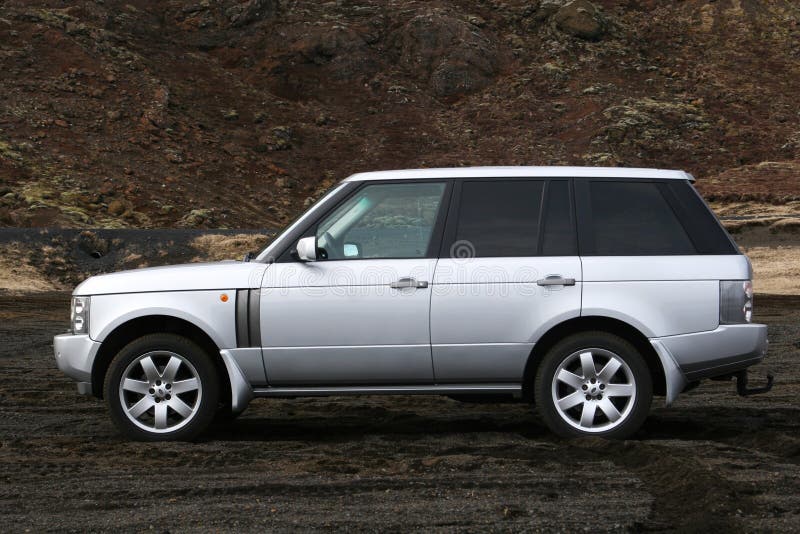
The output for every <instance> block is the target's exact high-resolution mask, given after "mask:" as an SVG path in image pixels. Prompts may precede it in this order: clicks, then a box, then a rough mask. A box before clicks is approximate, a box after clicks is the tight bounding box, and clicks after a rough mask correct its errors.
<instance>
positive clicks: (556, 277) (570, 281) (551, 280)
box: [536, 274, 575, 286]
mask: <svg viewBox="0 0 800 534" xmlns="http://www.w3.org/2000/svg"><path fill="white" fill-rule="evenodd" d="M536 283H537V284H538V285H540V286H574V285H575V279H574V278H564V277H562V276H561V275H560V274H551V275H550V276H548V277H547V278H541V279H539V280H537V281H536Z"/></svg>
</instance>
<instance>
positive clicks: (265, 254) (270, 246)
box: [255, 182, 347, 262]
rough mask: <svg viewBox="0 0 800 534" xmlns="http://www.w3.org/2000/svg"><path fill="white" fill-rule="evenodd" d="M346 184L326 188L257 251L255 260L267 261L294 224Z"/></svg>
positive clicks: (341, 183) (340, 183)
mask: <svg viewBox="0 0 800 534" xmlns="http://www.w3.org/2000/svg"><path fill="white" fill-rule="evenodd" d="M346 185H347V182H339V183H338V184H336V185H334V186H332V187H331V188H330V189H328V190H327V191H326V192H325V194H323V195H322V197H321V198H320V199H319V200H317V201H316V202H314V203H313V204H311V206H309V208H308V209H307V210H305V211H303V212H301V213H300V215H298V216H297V217H295V218H294V219H293V220H292V222H290V223H289V224H288V225H286V226H285V227H284V229H283V230H281V231H280V232H278V233H277V234H275V235H276V237H275V239H273V240H272V241H271V242H270V243H269V244H267V246H266V247H265V248H264V249H263V250H262V251H261V252H259V253H258V256H257V257H256V259H255V261H261V262H263V261H267V259H268V258H270V256H271V252H272V250H273V249H275V248H277V247H279V246H280V243H281V242H282V241H283V238H284V236H286V235H287V234H288V233H289V232H290V231H291V230H292V229H294V228H295V226H297V225H298V224H299V223H300V222H301V221H302V220H303V219H305V218H306V216H308V215H310V214H311V213H312V212H314V211H316V209H317V208H318V207H319V206H320V205H322V203H323V202H324V201H326V200H327V199H328V198H330V197H331V196H333V195H334V194H336V192H337V191H339V189H341V188H343V187H345V186H346Z"/></svg>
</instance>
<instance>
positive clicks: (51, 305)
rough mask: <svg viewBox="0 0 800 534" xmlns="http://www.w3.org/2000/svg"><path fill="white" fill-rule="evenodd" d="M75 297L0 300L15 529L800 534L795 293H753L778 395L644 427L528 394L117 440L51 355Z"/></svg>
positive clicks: (352, 406)
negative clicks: (580, 418)
mask: <svg viewBox="0 0 800 534" xmlns="http://www.w3.org/2000/svg"><path fill="white" fill-rule="evenodd" d="M67 305H68V294H67V293H17V294H13V293H8V292H6V293H3V294H0V319H2V320H0V335H1V336H2V339H3V340H4V341H5V342H4V343H3V352H2V353H0V440H1V441H0V443H1V444H0V473H2V474H0V476H1V477H2V484H0V523H2V524H3V525H5V527H3V530H7V531H24V530H27V529H30V530H31V531H45V530H75V531H77V530H80V531H84V530H112V529H115V528H117V527H119V526H124V528H125V529H126V530H130V531H140V530H149V529H153V530H157V531H187V530H192V529H196V528H203V529H211V530H218V531H233V530H255V529H263V528H271V529H278V530H290V529H308V528H328V527H333V528H337V529H348V530H375V529H388V530H404V531H405V530H430V529H439V530H445V531H463V530H470V531H475V530H515V531H517V530H548V531H551V530H561V531H579V530H591V531H595V530H602V531H628V530H635V531H642V530H646V531H673V530H681V531H686V530H695V531H708V530H709V529H712V528H714V529H725V530H726V531H765V530H776V531H778V530H780V531H787V530H794V531H796V530H799V529H800V406H798V403H797V400H796V397H795V395H796V394H797V393H798V392H800V366H798V364H797V360H798V357H800V306H798V305H800V297H798V296H766V295H757V297H756V315H757V318H758V319H759V320H760V321H765V322H767V323H768V324H769V325H770V354H769V358H768V361H767V362H766V363H764V364H762V365H760V366H758V367H757V368H755V370H754V375H755V377H763V375H764V373H765V371H766V369H768V368H769V369H772V370H774V371H776V372H777V383H776V386H775V389H774V390H773V391H772V392H771V393H769V394H767V395H761V396H756V397H751V398H740V397H737V396H735V394H734V388H733V385H732V384H731V383H727V382H726V383H721V382H707V383H704V384H703V385H702V386H701V387H700V388H698V389H696V390H694V391H691V392H689V393H686V394H685V395H684V396H683V397H681V398H680V399H679V400H678V401H677V403H676V404H675V405H674V406H673V407H672V408H670V409H665V408H661V407H659V406H658V404H659V401H660V400H661V399H656V400H655V401H654V410H653V413H652V415H651V417H650V418H649V419H648V421H647V423H646V424H645V426H644V428H643V430H642V431H641V432H640V433H639V434H638V435H637V436H636V438H635V439H632V440H629V441H627V442H624V443H614V442H607V441H604V440H599V439H597V440H595V439H587V440H576V441H562V440H559V439H557V438H555V437H554V436H552V435H551V434H550V433H548V431H547V430H546V429H545V428H544V427H543V425H542V423H541V422H540V421H538V420H537V418H536V417H535V416H534V415H533V414H532V413H531V411H530V409H529V407H528V406H526V405H515V404H464V403H459V402H456V401H453V400H450V399H447V398H438V397H385V398H379V397H366V398H347V397H344V398H330V399H310V400H280V401H278V400H257V401H255V402H254V403H253V404H252V405H251V406H250V408H249V409H248V410H247V411H246V412H245V413H244V414H243V415H242V417H241V418H240V419H238V420H237V421H235V422H234V423H231V424H229V425H227V426H220V427H217V428H215V429H213V430H212V431H211V432H210V433H209V434H208V435H207V436H206V437H205V438H204V439H203V440H201V441H200V442H197V443H163V444H144V443H131V442H127V441H124V440H122V439H121V438H120V437H119V436H118V435H117V433H116V432H115V430H114V428H113V427H112V425H111V422H110V420H109V418H108V415H107V413H106V408H105V406H104V405H103V404H102V403H101V402H100V401H97V400H94V399H86V398H83V397H81V396H79V395H77V394H76V393H75V389H74V386H73V384H72V383H71V382H70V381H69V380H68V379H67V378H66V377H64V376H63V375H62V374H61V373H60V372H59V371H58V370H57V369H56V367H55V362H54V360H53V356H52V346H51V336H52V335H53V334H55V333H58V332H60V331H63V330H64V329H65V327H66V323H67V314H66V310H67V307H68V306H67Z"/></svg>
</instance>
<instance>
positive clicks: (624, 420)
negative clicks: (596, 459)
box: [534, 332, 653, 439]
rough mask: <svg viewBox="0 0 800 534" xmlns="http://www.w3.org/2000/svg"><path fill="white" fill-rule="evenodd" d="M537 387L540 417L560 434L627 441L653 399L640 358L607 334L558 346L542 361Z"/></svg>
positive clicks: (579, 336)
mask: <svg viewBox="0 0 800 534" xmlns="http://www.w3.org/2000/svg"><path fill="white" fill-rule="evenodd" d="M534 388H535V390H534V395H535V399H536V405H537V407H538V410H539V413H540V414H541V416H542V419H544V421H545V423H546V424H547V426H548V427H549V428H550V429H551V430H552V431H553V432H555V433H556V434H558V435H560V436H562V437H579V436H599V437H604V438H610V439H625V438H627V437H629V436H630V435H632V434H633V433H634V432H636V431H637V430H638V429H639V428H640V427H641V425H642V424H643V423H644V420H645V419H646V418H647V414H648V413H649V411H650V402H651V401H652V398H653V384H652V379H651V377H650V372H649V370H648V368H647V364H646V363H645V361H644V359H643V358H642V356H641V355H640V354H639V353H638V351H637V350H636V349H635V348H634V347H633V345H631V344H630V343H629V342H628V341H626V340H624V339H622V338H620V337H618V336H615V335H612V334H609V333H606V332H585V333H581V334H576V335H574V336H570V337H568V338H566V339H564V340H563V341H561V342H560V343H558V344H556V345H555V346H554V347H553V348H552V349H550V351H548V353H547V354H546V355H545V357H544V359H543V360H542V363H541V365H540V366H539V370H538V372H537V374H536V383H535V384H534Z"/></svg>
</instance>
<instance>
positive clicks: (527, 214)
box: [431, 179, 582, 383]
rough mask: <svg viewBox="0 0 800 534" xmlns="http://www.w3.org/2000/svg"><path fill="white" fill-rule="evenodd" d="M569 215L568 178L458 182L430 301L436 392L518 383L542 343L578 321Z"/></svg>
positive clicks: (578, 289)
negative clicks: (552, 331)
mask: <svg viewBox="0 0 800 534" xmlns="http://www.w3.org/2000/svg"><path fill="white" fill-rule="evenodd" d="M572 206H573V204H572V201H571V183H570V181H569V180H565V179H553V180H547V179H475V180H472V179H469V180H466V179H465V180H458V181H456V189H455V191H454V195H453V204H452V205H451V208H450V210H449V215H448V221H447V226H446V229H445V238H444V240H443V246H442V251H441V253H440V258H439V262H438V263H437V266H436V272H435V274H434V284H433V294H432V297H431V350H432V356H433V365H434V374H435V378H436V381H437V382H438V383H448V382H449V383H480V382H483V383H490V382H495V383H496V382H520V381H521V380H522V376H523V372H524V369H525V363H526V362H527V359H528V355H529V354H530V352H531V349H532V347H533V344H534V343H535V342H536V340H537V339H538V338H539V336H541V335H542V334H543V333H544V332H546V331H547V330H548V329H549V328H551V327H552V326H554V325H555V324H558V323H560V322H562V321H564V320H567V319H569V318H572V317H577V316H578V315H579V314H580V306H581V285H582V283H581V280H582V276H581V262H580V259H579V257H578V254H577V237H576V234H575V217H574V211H573V208H572Z"/></svg>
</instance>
